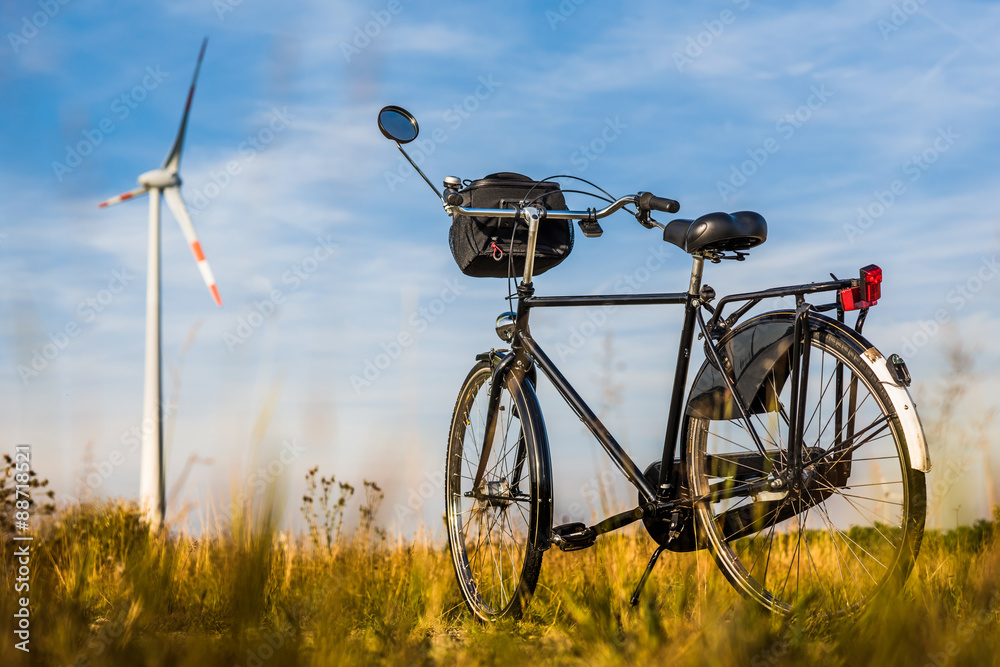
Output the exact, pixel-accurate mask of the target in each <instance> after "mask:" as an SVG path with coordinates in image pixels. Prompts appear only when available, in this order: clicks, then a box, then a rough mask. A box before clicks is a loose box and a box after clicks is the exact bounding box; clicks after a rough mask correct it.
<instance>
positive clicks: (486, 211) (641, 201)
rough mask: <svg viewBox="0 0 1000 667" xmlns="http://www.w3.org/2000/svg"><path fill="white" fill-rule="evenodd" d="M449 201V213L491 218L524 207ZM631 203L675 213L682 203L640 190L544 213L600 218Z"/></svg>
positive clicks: (509, 215) (567, 217) (518, 212)
mask: <svg viewBox="0 0 1000 667" xmlns="http://www.w3.org/2000/svg"><path fill="white" fill-rule="evenodd" d="M446 199H447V200H448V201H446V202H445V204H444V210H445V211H447V212H448V214H449V215H454V214H456V213H457V214H459V215H468V216H472V217H477V218H480V217H491V218H516V217H518V216H520V215H521V212H522V211H523V209H517V208H464V207H462V206H459V205H457V204H452V203H450V202H451V201H452V198H451V197H450V196H446ZM629 204H634V205H635V206H636V207H637V208H638V209H639V210H640V212H649V211H650V210H654V211H663V212H665V213H674V212H675V211H677V210H678V209H679V208H680V206H681V205H680V204H679V203H677V202H676V201H674V200H673V199H666V198H664V197H656V196H654V195H652V194H651V193H649V192H640V193H637V194H634V195H628V196H625V197H619V198H618V199H617V200H616V201H615V202H613V203H611V204H608V205H607V206H605V207H604V208H602V209H600V210H594V209H590V210H587V211H558V210H556V211H545V212H544V213H543V214H542V215H543V216H544V217H545V218H551V219H554V220H588V219H589V220H598V219H600V218H606V217H607V216H609V215H611V214H612V213H614V212H615V211H618V210H619V209H621V208H622V207H624V206H628V205H629Z"/></svg>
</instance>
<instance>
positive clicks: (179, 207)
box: [163, 186, 222, 306]
mask: <svg viewBox="0 0 1000 667" xmlns="http://www.w3.org/2000/svg"><path fill="white" fill-rule="evenodd" d="M163 198H164V199H166V200H167V206H169V207H170V210H171V211H172V212H173V214H174V217H175V218H177V223H178V224H179V225H180V226H181V231H182V232H184V238H185V239H187V242H188V243H189V244H190V245H191V252H192V253H194V258H195V260H196V261H197V262H198V270H199V271H201V277H202V278H203V279H204V281H205V284H206V285H208V290H209V291H210V292H211V293H212V298H213V299H215V305H217V306H222V298H221V297H220V296H219V288H218V287H216V286H215V277H214V276H213V275H212V269H211V268H209V266H208V260H206V259H205V253H203V252H202V251H201V244H200V243H198V236H197V235H196V234H195V233H194V225H193V224H191V216H189V215H188V212H187V208H186V207H185V206H184V200H183V199H181V193H180V190H179V188H177V186H174V187H170V188H167V189H166V190H164V191H163Z"/></svg>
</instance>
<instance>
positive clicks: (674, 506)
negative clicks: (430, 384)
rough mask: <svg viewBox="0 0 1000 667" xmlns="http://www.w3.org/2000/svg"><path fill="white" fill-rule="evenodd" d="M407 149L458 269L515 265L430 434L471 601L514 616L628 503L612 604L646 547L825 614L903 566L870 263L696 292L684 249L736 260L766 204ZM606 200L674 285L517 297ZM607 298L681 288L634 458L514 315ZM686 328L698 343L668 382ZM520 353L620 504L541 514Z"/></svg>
mask: <svg viewBox="0 0 1000 667" xmlns="http://www.w3.org/2000/svg"><path fill="white" fill-rule="evenodd" d="M379 128H380V129H381V131H382V133H383V134H384V135H385V136H386V137H387V138H389V139H391V140H393V141H395V142H396V145H397V147H398V148H399V150H400V151H401V152H402V153H403V155H404V156H406V158H407V160H410V158H409V156H408V155H407V154H406V152H405V150H404V149H403V147H402V145H401V144H404V143H407V142H410V141H413V140H414V139H415V138H416V137H417V134H418V126H417V122H416V120H415V119H414V117H413V116H412V115H411V114H409V113H408V112H407V111H405V110H404V109H401V108H399V107H394V106H390V107H386V108H384V109H383V110H382V111H381V112H380V114H379ZM410 163H411V164H412V165H413V167H414V169H415V170H416V171H417V172H418V173H420V175H421V176H422V177H423V178H424V180H425V181H427V183H428V185H430V186H431V188H432V189H434V191H435V193H437V194H438V196H439V197H440V198H441V200H442V203H443V205H444V208H445V211H446V212H447V213H448V214H450V215H451V216H452V217H453V222H452V229H451V237H450V240H451V245H452V252H453V254H454V256H455V258H456V261H458V262H459V266H460V267H461V268H462V270H463V271H465V272H466V273H467V274H469V275H477V276H508V277H513V276H516V275H520V276H521V281H520V283H516V281H515V283H516V292H515V291H513V290H512V291H511V295H510V298H511V301H512V302H513V301H514V300H516V304H517V305H516V308H515V309H514V310H513V312H505V313H503V314H502V315H501V316H500V317H499V318H498V319H497V324H496V331H497V334H498V335H499V337H500V338H501V339H502V340H504V341H506V342H507V343H509V349H500V350H496V349H494V350H490V351H489V352H484V353H482V354H480V355H478V356H477V357H476V359H477V363H476V364H475V365H474V366H473V367H472V370H471V371H470V372H469V375H468V377H467V378H466V379H465V383H464V384H463V386H462V389H461V391H460V392H459V394H458V401H457V403H456V405H455V412H454V416H453V418H452V423H451V432H450V434H449V437H448V453H447V463H446V478H445V479H446V482H445V485H446V489H445V493H446V517H447V525H448V539H449V544H450V547H451V554H452V558H453V561H454V566H455V573H456V575H457V577H458V582H459V585H460V586H461V591H462V595H463V597H464V599H465V601H466V603H467V604H468V606H469V609H471V610H472V612H473V613H474V614H475V615H476V616H477V617H478V618H480V619H483V620H493V619H498V618H502V617H511V616H514V617H516V616H518V615H520V614H521V612H522V611H523V610H524V608H525V606H526V604H527V603H528V601H529V600H530V598H531V595H532V593H533V591H534V589H535V585H536V582H537V581H538V575H539V571H540V568H541V564H542V556H543V555H544V553H545V551H546V550H547V549H549V548H551V547H552V546H556V547H558V548H560V549H562V550H565V551H571V550H576V549H584V548H587V547H589V546H591V545H593V544H594V543H595V541H596V540H597V538H598V537H599V536H600V535H602V534H604V533H607V532H610V531H613V530H616V529H618V528H621V527H623V526H626V525H629V524H631V523H633V522H636V521H642V522H643V524H644V525H645V528H646V530H647V531H648V532H649V535H650V536H651V537H652V538H653V539H654V540H655V541H656V542H657V543H658V545H659V546H658V548H657V549H656V550H655V551H654V553H653V555H652V557H651V558H650V561H649V565H648V566H647V567H646V570H645V572H644V573H643V574H642V577H641V579H640V580H639V582H638V585H637V587H636V589H635V593H634V594H633V596H632V603H633V604H635V603H636V602H637V600H638V597H639V594H640V591H641V590H642V587H643V585H644V584H645V582H646V579H647V578H648V576H649V573H650V571H651V570H652V568H653V566H654V564H655V563H656V560H657V558H658V557H659V555H660V553H662V551H663V550H664V549H669V550H671V551H694V550H698V549H706V548H707V549H709V550H710V551H711V553H712V554H713V556H714V559H715V561H716V563H717V564H718V566H719V568H720V569H721V570H722V572H723V573H724V574H725V576H726V577H727V579H728V580H729V581H730V582H731V583H732V585H733V586H734V587H735V588H736V589H737V590H738V591H739V592H740V593H741V594H743V595H744V596H746V597H747V598H749V599H751V600H753V601H755V602H757V603H759V604H761V605H763V606H764V607H767V608H768V609H771V610H773V611H776V612H788V611H789V610H791V608H792V607H793V605H795V604H796V603H797V602H798V601H801V600H803V599H805V597H806V596H808V599H809V600H810V602H811V604H816V605H820V607H821V608H822V609H824V610H826V611H828V612H830V613H837V614H844V613H852V612H855V611H857V610H858V609H860V608H861V607H862V606H864V605H865V604H866V603H867V602H869V601H870V600H871V599H872V598H873V597H874V596H875V595H877V594H879V593H880V592H882V591H884V590H886V589H890V588H898V587H899V586H901V585H902V584H903V582H904V581H905V579H906V577H907V575H908V574H909V572H910V570H911V568H912V565H913V563H914V560H915V558H916V555H917V552H918V550H919V547H920V541H921V537H922V535H923V527H924V516H925V505H926V490H925V481H924V473H926V472H927V471H929V470H930V458H929V456H928V452H927V447H926V443H925V440H924V435H923V430H922V428H921V425H920V420H919V418H918V416H917V412H916V408H915V406H914V404H913V401H912V400H911V398H910V396H909V392H908V391H907V389H906V388H907V387H908V386H909V384H910V377H909V373H908V371H907V369H906V364H905V363H904V361H903V360H902V359H901V358H900V357H899V356H898V355H892V356H890V357H889V358H886V357H884V356H883V355H882V354H881V353H880V352H879V351H878V350H877V349H876V348H875V347H874V346H873V345H872V344H871V343H869V342H868V341H867V340H866V339H865V338H864V337H863V336H862V333H861V331H862V327H863V325H864V322H865V318H866V316H867V314H868V312H869V308H870V307H871V306H873V305H875V304H876V303H877V301H878V300H879V298H880V297H881V281H882V272H881V270H880V269H879V268H878V267H876V266H874V265H871V266H867V267H865V268H863V269H861V272H860V276H859V277H858V278H853V279H837V278H836V277H834V276H832V275H831V278H833V279H832V280H830V281H825V282H818V283H809V284H803V285H793V286H788V287H777V288H773V289H767V290H761V291H755V292H746V293H743V294H733V295H730V296H726V297H723V298H721V299H718V300H717V299H716V294H715V291H714V290H713V289H712V288H711V287H710V286H708V285H705V284H703V283H702V273H703V269H704V266H705V262H706V261H709V262H712V263H718V262H721V261H723V260H743V259H744V258H745V256H746V254H747V253H746V251H747V250H749V249H750V248H753V247H755V246H757V245H759V244H761V243H763V242H764V241H765V239H766V237H767V224H766V222H765V220H764V218H763V217H761V216H760V215H758V214H756V213H753V212H748V211H743V212H737V213H732V214H726V213H710V214H708V215H703V216H701V217H699V218H697V219H694V220H690V219H678V220H673V221H671V222H670V223H668V224H666V225H661V224H660V223H658V222H656V221H655V220H653V219H652V218H651V217H650V213H651V212H652V211H661V212H667V213H673V212H676V211H677V210H678V208H679V204H678V203H677V202H676V201H673V200H670V199H665V198H661V197H656V196H653V195H651V194H650V193H638V194H636V195H629V196H626V197H621V198H617V199H615V198H613V197H611V196H610V195H607V193H604V192H603V191H600V192H601V193H603V194H600V195H597V194H596V193H595V196H599V197H602V198H604V199H605V201H606V202H607V205H606V206H604V207H603V208H601V209H599V210H598V209H590V208H588V209H586V210H566V207H565V204H564V200H563V197H562V194H563V192H565V191H564V190H561V189H560V187H559V186H558V185H557V184H555V183H553V182H551V181H550V180H549V179H546V180H544V181H531V180H530V179H526V178H525V177H522V176H520V175H517V174H494V175H492V176H490V177H487V178H486V179H480V180H479V181H472V182H468V181H467V182H464V183H463V182H462V181H460V180H459V179H457V178H455V177H448V178H447V179H445V182H444V185H445V190H444V193H443V194H442V193H440V192H438V190H437V189H436V188H435V187H434V185H433V184H432V183H431V182H430V180H428V179H427V177H426V176H425V175H424V174H423V172H422V171H421V170H420V169H419V167H418V166H417V165H416V164H415V163H413V161H412V160H410ZM553 178H555V177H553ZM589 185H593V184H589ZM593 187H595V188H596V186H593ZM588 194H589V193H588ZM483 203H487V204H489V205H482V204H483ZM628 207H634V210H630V209H629V208H628ZM621 209H625V210H628V212H630V213H632V214H633V215H634V216H635V217H636V219H637V220H638V221H639V222H640V223H641V224H642V225H644V226H645V227H648V228H659V229H662V231H663V239H664V241H666V242H668V243H672V244H674V245H676V246H678V247H679V248H681V249H682V250H684V251H686V252H687V253H688V254H690V255H691V256H692V258H693V262H692V267H691V279H690V283H689V284H688V288H687V290H686V291H683V292H677V293H657V294H626V295H607V296H536V294H535V289H534V286H533V284H532V279H533V277H534V276H535V275H537V274H538V273H541V272H542V271H543V270H547V269H548V268H551V267H552V266H555V265H556V264H558V263H559V262H560V261H562V259H563V258H565V255H566V254H568V249H569V248H571V247H572V243H573V228H572V226H571V223H570V221H572V220H576V221H578V223H579V226H580V228H581V230H582V231H583V233H584V235H586V236H600V235H601V233H602V230H601V227H600V224H599V222H598V220H600V219H602V218H604V217H606V216H608V215H610V214H611V213H613V212H615V211H618V210H621ZM785 296H794V297H795V303H796V307H795V308H794V309H785V310H775V311H772V312H767V313H764V314H761V315H757V316H753V317H749V318H745V316H747V315H748V314H749V312H750V310H751V309H753V308H754V307H755V306H757V305H758V304H760V303H761V302H762V301H764V300H766V299H772V298H777V297H785ZM815 297H820V298H819V299H817V298H815ZM807 299H809V300H810V301H807ZM816 300H822V301H828V302H825V303H811V301H816ZM611 305H614V306H630V305H631V306H638V305H644V306H650V305H676V306H682V307H683V308H684V322H683V326H682V328H681V332H680V346H679V350H678V353H677V366H676V371H675V373H674V380H673V392H672V397H671V400H670V405H669V408H668V411H667V424H666V436H665V439H664V444H663V452H662V456H661V457H660V458H659V460H657V461H655V462H654V463H652V464H651V465H649V466H648V467H647V468H646V469H645V470H642V469H640V468H639V466H637V465H636V463H635V462H634V461H633V460H632V459H631V458H630V457H629V456H628V455H627V454H626V452H625V451H624V450H623V449H622V448H621V446H620V445H619V444H618V442H617V441H616V440H615V438H614V436H612V435H611V433H609V432H608V430H607V428H605V426H604V424H602V423H601V420H600V419H598V417H597V416H596V415H595V414H594V412H593V410H591V409H590V407H588V406H587V404H586V403H585V402H584V401H583V399H582V398H581V397H580V395H579V394H578V393H577V392H576V391H575V390H574V388H573V387H572V386H571V385H570V383H569V382H568V381H567V380H566V378H565V377H564V376H563V375H562V373H560V371H559V369H558V368H557V367H556V365H555V364H554V363H553V362H552V360H551V359H550V358H549V357H548V355H546V353H545V352H544V351H543V350H542V348H541V347H540V346H539V345H538V343H536V342H535V340H534V339H533V338H532V336H531V331H530V328H529V326H528V323H529V319H530V314H531V311H532V310H533V309H535V308H561V307H572V306H611ZM848 311H857V312H858V316H857V320H856V323H855V324H854V325H853V326H849V325H848V324H846V323H845V313H846V312H848ZM696 332H697V333H698V335H699V336H698V337H699V339H700V340H702V341H703V345H704V351H705V357H706V361H705V362H704V364H703V365H702V366H701V368H700V369H699V370H698V371H697V373H696V374H695V376H694V380H693V382H691V384H690V386H689V385H688V366H689V359H690V357H691V351H692V347H693V345H694V344H695V343H694V336H695V333H696ZM537 369H541V371H542V373H543V374H544V375H545V376H546V377H548V379H549V380H550V381H551V382H552V384H553V385H554V387H555V388H556V390H557V391H558V392H559V393H560V394H561V395H562V396H563V398H564V399H565V400H566V402H567V403H568V404H569V406H570V407H571V408H572V409H573V411H574V412H576V414H577V415H578V416H579V417H580V419H581V420H582V421H583V422H584V423H585V424H586V425H587V427H588V428H589V430H590V431H591V432H592V433H593V435H594V437H595V438H597V440H598V442H600V444H601V446H602V447H603V449H604V450H605V451H606V452H607V454H608V456H609V457H610V458H611V460H612V461H613V462H614V463H615V465H616V466H617V467H618V469H619V470H620V471H621V472H622V473H623V474H624V475H625V477H626V478H627V479H628V481H629V482H630V483H631V484H632V485H633V486H635V488H636V490H637V492H638V504H637V507H635V509H632V510H629V511H627V512H623V513H620V514H617V515H614V516H611V517H608V518H606V519H604V520H603V521H600V522H598V523H595V524H594V525H586V524H584V523H570V524H566V525H559V526H553V525H552V479H553V478H552V463H551V460H550V456H549V445H548V440H547V438H546V432H545V425H544V421H543V418H542V411H541V408H540V406H539V404H538V400H537V398H536V394H535V386H536V384H537Z"/></svg>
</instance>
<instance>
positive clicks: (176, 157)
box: [163, 37, 208, 174]
mask: <svg viewBox="0 0 1000 667" xmlns="http://www.w3.org/2000/svg"><path fill="white" fill-rule="evenodd" d="M206 46H208V37H206V38H205V41H203V42H202V43H201V51H200V52H199V53H198V64H197V65H195V67H194V78H193V79H192V80H191V90H189V91H188V98H187V104H185V105H184V116H183V118H181V129H180V130H178V132H177V138H176V139H175V140H174V145H173V147H172V148H171V149H170V152H169V153H168V154H167V159H166V160H164V161H163V168H164V169H166V170H167V171H169V172H171V173H174V174H176V173H177V170H178V169H179V168H180V166H181V150H182V149H183V148H184V133H185V132H187V122H188V114H189V113H191V99H192V98H193V97H194V85H195V84H196V83H198V72H199V71H201V61H202V59H203V58H204V57H205V47H206Z"/></svg>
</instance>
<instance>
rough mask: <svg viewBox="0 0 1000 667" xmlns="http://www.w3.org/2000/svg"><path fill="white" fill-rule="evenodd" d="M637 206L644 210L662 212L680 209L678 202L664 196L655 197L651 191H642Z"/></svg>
mask: <svg viewBox="0 0 1000 667" xmlns="http://www.w3.org/2000/svg"><path fill="white" fill-rule="evenodd" d="M639 208H640V209H642V210H644V211H663V212H664V213H676V212H677V211H679V210H680V209H681V205H680V202H676V201H674V200H673V199H667V198H666V197H657V196H656V195H654V194H653V193H652V192H643V193H642V194H640V195H639Z"/></svg>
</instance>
